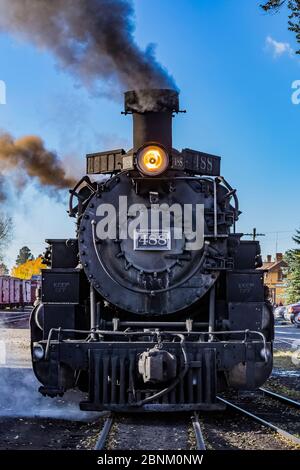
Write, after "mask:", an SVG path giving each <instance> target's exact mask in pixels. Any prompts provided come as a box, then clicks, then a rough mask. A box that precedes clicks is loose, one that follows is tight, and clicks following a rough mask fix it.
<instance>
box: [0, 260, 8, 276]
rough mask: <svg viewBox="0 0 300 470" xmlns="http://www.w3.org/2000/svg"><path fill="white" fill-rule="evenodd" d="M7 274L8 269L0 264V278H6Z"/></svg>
mask: <svg viewBox="0 0 300 470" xmlns="http://www.w3.org/2000/svg"><path fill="white" fill-rule="evenodd" d="M8 274H9V271H8V267H7V266H6V264H4V263H0V276H7V275H8Z"/></svg>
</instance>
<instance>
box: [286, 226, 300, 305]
mask: <svg viewBox="0 0 300 470" xmlns="http://www.w3.org/2000/svg"><path fill="white" fill-rule="evenodd" d="M293 240H294V242H295V243H296V244H297V245H299V248H295V249H294V250H289V251H288V252H287V253H286V255H285V259H286V262H287V263H288V269H287V274H288V278H287V279H288V280H287V302H288V303H290V304H293V303H296V302H300V230H297V231H296V235H295V236H294V237H293Z"/></svg>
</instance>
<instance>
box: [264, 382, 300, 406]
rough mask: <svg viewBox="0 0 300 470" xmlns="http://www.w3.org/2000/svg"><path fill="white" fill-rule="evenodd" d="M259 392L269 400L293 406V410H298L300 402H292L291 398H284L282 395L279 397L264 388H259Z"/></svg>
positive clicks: (277, 394)
mask: <svg viewBox="0 0 300 470" xmlns="http://www.w3.org/2000/svg"><path fill="white" fill-rule="evenodd" d="M259 390H260V391H261V392H262V393H263V395H266V396H268V397H270V398H273V399H274V400H278V401H280V402H282V403H285V404H286V405H290V406H293V407H294V408H297V409H298V410H300V402H299V401H296V400H293V399H292V398H288V397H285V396H284V395H279V393H275V392H272V391H271V390H268V389H266V388H263V387H260V388H259Z"/></svg>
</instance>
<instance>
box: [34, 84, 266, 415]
mask: <svg viewBox="0 0 300 470" xmlns="http://www.w3.org/2000/svg"><path fill="white" fill-rule="evenodd" d="M179 112H180V108H179V95H178V93H177V92H176V91H174V90H169V89H154V90H152V89H151V90H138V91H129V92H127V93H125V112H124V114H126V115H128V114H130V115H132V118H133V147H132V149H130V150H129V151H125V150H123V149H117V150H110V151H105V152H98V153H95V154H89V155H87V174H86V175H85V176H84V177H83V178H82V179H81V181H79V182H78V184H77V185H76V187H75V188H74V189H72V190H71V191H70V205H69V215H70V216H71V217H74V218H75V219H76V224H77V232H76V237H74V239H70V240H61V239H57V240H47V243H48V248H47V250H46V253H45V257H44V258H45V262H46V263H47V265H48V269H44V270H43V272H42V286H41V294H40V298H39V301H38V303H37V305H36V307H35V308H34V310H33V312H32V316H31V349H32V361H33V369H34V372H35V374H36V376H37V378H38V380H39V381H40V382H41V384H42V385H41V387H40V392H41V393H42V394H44V395H48V396H52V397H54V396H56V395H63V394H64V392H65V391H66V390H68V389H72V388H78V389H80V390H81V391H83V392H85V393H86V399H85V400H84V401H82V402H81V404H80V407H81V409H83V410H114V411H132V412H135V411H173V410H199V409H206V410H213V409H218V408H220V406H221V405H220V402H219V401H218V400H217V394H218V393H219V392H221V391H224V390H227V389H229V388H234V389H255V388H257V387H259V386H260V385H262V384H263V383H264V382H265V381H266V379H267V378H268V376H269V375H270V372H271V370H272V341H273V316H272V312H271V309H270V306H269V304H268V302H267V300H266V297H267V295H266V292H265V289H264V284H263V271H261V270H260V269H259V268H260V267H261V265H262V262H261V256H260V246H259V242H258V241H245V240H243V239H242V236H243V234H242V233H239V232H237V231H236V222H237V220H238V217H239V214H240V210H239V204H238V198H237V194H236V190H235V189H234V188H233V187H231V186H230V184H229V183H228V182H227V181H226V180H225V178H224V177H222V176H221V168H220V163H221V161H220V157H218V156H215V155H210V154H207V153H204V152H200V151H197V150H192V149H189V148H185V149H183V150H182V151H179V150H177V149H174V148H173V145H172V120H173V118H174V116H175V114H177V113H179Z"/></svg>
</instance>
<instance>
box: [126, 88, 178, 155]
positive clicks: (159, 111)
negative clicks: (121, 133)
mask: <svg viewBox="0 0 300 470" xmlns="http://www.w3.org/2000/svg"><path fill="white" fill-rule="evenodd" d="M178 112H179V93H178V92H177V91H175V90H171V89H148V90H138V91H128V92H126V93H125V113H126V114H132V115H133V148H134V151H136V150H138V149H139V148H140V147H141V146H142V145H144V144H145V143H147V142H158V143H160V144H162V145H163V146H164V147H165V148H166V149H167V150H168V151H171V150H172V118H173V113H178Z"/></svg>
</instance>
